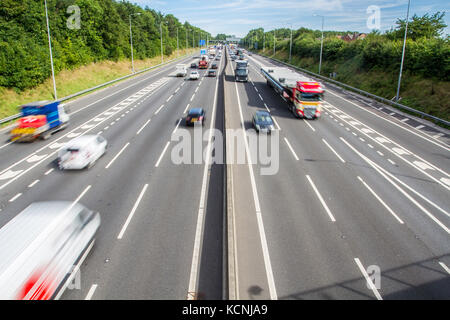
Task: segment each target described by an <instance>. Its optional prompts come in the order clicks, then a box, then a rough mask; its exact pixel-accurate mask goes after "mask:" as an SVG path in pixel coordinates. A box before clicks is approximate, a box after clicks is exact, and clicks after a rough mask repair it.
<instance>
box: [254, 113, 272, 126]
mask: <svg viewBox="0 0 450 320" xmlns="http://www.w3.org/2000/svg"><path fill="white" fill-rule="evenodd" d="M255 118H256V123H257V124H265V125H271V124H273V121H272V118H271V117H270V116H269V115H265V114H257V115H256V116H255Z"/></svg>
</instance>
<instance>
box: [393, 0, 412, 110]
mask: <svg viewBox="0 0 450 320" xmlns="http://www.w3.org/2000/svg"><path fill="white" fill-rule="evenodd" d="M410 5H411V0H408V11H407V12H406V25H405V36H404V38H403V51H402V62H401V63H400V73H399V75H398V85H397V94H396V96H395V102H398V99H399V95H400V84H401V81H402V71H403V61H404V60H405V49H406V34H407V33H408V19H409V7H410Z"/></svg>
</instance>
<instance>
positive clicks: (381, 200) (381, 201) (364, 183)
mask: <svg viewBox="0 0 450 320" xmlns="http://www.w3.org/2000/svg"><path fill="white" fill-rule="evenodd" d="M358 179H359V181H361V182H362V184H363V185H364V186H365V187H366V188H367V189H368V190H369V191H370V192H371V193H372V195H373V196H374V197H375V198H377V200H378V201H380V203H381V204H382V205H383V206H384V207H385V208H386V209H387V211H389V213H390V214H392V215H393V216H394V218H395V219H397V221H398V222H400V223H401V224H404V222H403V220H402V219H400V218H399V217H398V216H397V215H396V214H395V212H394V211H393V210H392V209H391V208H390V207H389V206H388V205H387V204H386V203H385V202H384V201H383V199H381V198H380V197H379V196H378V195H377V194H376V193H375V191H373V189H372V188H371V187H369V185H368V184H367V183H366V182H365V181H364V180H363V179H362V178H361V177H360V176H358Z"/></svg>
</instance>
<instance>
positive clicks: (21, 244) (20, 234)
mask: <svg viewBox="0 0 450 320" xmlns="http://www.w3.org/2000/svg"><path fill="white" fill-rule="evenodd" d="M99 226H100V214H99V213H98V212H93V211H91V210H89V209H87V208H86V207H84V206H83V205H81V204H79V203H74V202H66V201H49V202H35V203H32V204H31V205H29V206H28V207H27V208H25V209H24V210H23V211H22V212H20V213H19V214H18V215H17V216H16V217H15V218H13V219H12V220H11V221H9V222H8V223H7V224H6V225H5V226H4V227H3V228H1V229H0V257H1V259H0V299H1V300H49V299H58V298H59V297H60V296H61V295H62V293H63V292H64V290H65V289H66V287H67V286H68V284H69V282H70V281H71V280H72V278H73V277H74V276H75V273H74V272H73V271H74V270H75V266H77V265H79V264H81V263H82V262H83V260H84V258H85V257H86V256H87V254H88V253H89V251H90V250H91V248H92V246H93V245H94V241H95V234H96V232H97V230H98V228H99ZM69 280H70V281H69Z"/></svg>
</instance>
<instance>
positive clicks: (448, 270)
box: [439, 261, 450, 274]
mask: <svg viewBox="0 0 450 320" xmlns="http://www.w3.org/2000/svg"><path fill="white" fill-rule="evenodd" d="M439 264H440V265H441V267H442V268H443V269H444V270H445V271H447V273H448V274H450V269H449V268H448V267H447V266H446V265H445V263H443V262H440V261H439Z"/></svg>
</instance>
